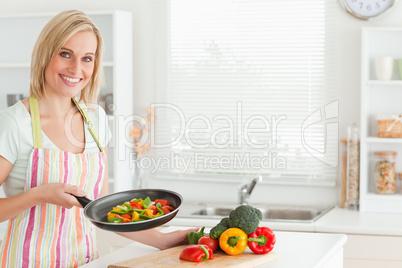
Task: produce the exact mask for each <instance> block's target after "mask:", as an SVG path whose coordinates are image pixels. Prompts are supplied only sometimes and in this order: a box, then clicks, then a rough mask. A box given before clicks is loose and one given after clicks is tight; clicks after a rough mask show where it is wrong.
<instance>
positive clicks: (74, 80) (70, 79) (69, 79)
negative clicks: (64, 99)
mask: <svg viewBox="0 0 402 268" xmlns="http://www.w3.org/2000/svg"><path fill="white" fill-rule="evenodd" d="M60 77H61V79H62V80H63V81H64V82H67V83H68V84H77V83H78V82H80V81H81V78H73V77H69V76H65V75H62V74H60Z"/></svg>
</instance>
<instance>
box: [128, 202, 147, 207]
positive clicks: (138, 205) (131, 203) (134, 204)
mask: <svg viewBox="0 0 402 268" xmlns="http://www.w3.org/2000/svg"><path fill="white" fill-rule="evenodd" d="M130 205H131V206H132V207H133V208H134V209H144V208H143V207H142V206H141V205H140V204H139V203H138V202H134V201H131V202H130Z"/></svg>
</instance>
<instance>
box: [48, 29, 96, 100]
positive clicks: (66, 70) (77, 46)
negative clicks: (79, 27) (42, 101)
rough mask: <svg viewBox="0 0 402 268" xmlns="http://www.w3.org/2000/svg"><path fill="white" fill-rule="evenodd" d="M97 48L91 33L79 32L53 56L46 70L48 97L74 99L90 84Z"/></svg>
mask: <svg viewBox="0 0 402 268" xmlns="http://www.w3.org/2000/svg"><path fill="white" fill-rule="evenodd" d="M96 47H97V40H96V36H95V34H94V33H93V32H91V31H85V32H78V33H76V34H74V35H73V36H71V38H70V39H69V40H68V41H67V42H66V43H65V44H64V46H63V47H62V48H61V49H60V50H59V51H58V52H57V53H56V54H55V55H54V56H53V58H52V59H51V60H50V62H49V64H48V65H47V67H46V69H45V91H46V94H47V95H61V96H64V97H69V98H71V97H73V96H75V95H77V94H78V93H79V92H80V91H81V90H82V89H83V88H84V87H85V86H86V85H87V83H88V82H89V80H90V78H91V76H92V73H93V70H94V59H95V53H96Z"/></svg>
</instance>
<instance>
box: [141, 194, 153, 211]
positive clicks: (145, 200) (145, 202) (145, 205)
mask: <svg viewBox="0 0 402 268" xmlns="http://www.w3.org/2000/svg"><path fill="white" fill-rule="evenodd" d="M153 204H155V202H152V201H151V199H150V198H149V196H148V197H147V198H145V199H144V202H142V206H143V207H144V208H149V207H150V206H152V205H153Z"/></svg>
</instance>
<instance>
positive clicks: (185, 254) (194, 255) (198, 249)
mask: <svg viewBox="0 0 402 268" xmlns="http://www.w3.org/2000/svg"><path fill="white" fill-rule="evenodd" d="M180 259H181V260H184V261H192V262H201V261H205V260H213V259H215V257H214V255H213V252H212V249H211V248H210V247H209V246H207V245H189V246H187V247H186V248H184V249H183V251H182V252H181V253H180Z"/></svg>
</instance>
